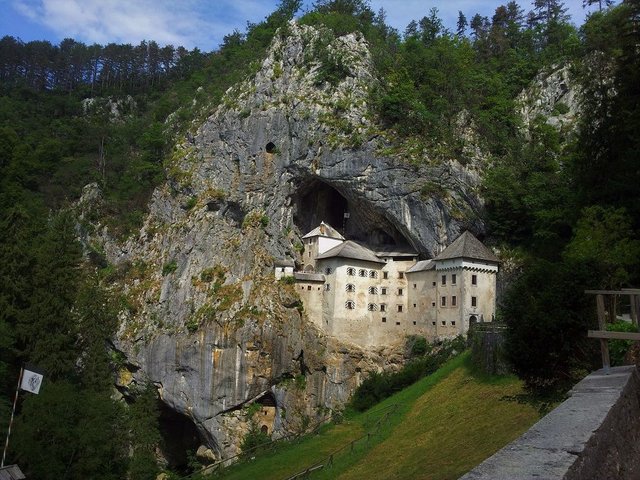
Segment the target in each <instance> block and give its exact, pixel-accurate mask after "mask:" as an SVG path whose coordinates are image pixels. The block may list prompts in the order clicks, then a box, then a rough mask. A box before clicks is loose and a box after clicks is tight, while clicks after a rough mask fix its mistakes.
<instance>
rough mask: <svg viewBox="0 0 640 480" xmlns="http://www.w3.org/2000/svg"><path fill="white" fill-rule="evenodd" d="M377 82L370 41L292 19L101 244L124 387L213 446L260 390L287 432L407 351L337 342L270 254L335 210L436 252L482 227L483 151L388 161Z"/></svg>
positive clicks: (221, 451)
mask: <svg viewBox="0 0 640 480" xmlns="http://www.w3.org/2000/svg"><path fill="white" fill-rule="evenodd" d="M375 82H376V79H375V75H374V70H373V68H372V62H371V59H370V55H369V52H368V49H367V45H366V42H365V41H364V39H363V38H361V37H359V36H357V35H353V34H352V35H347V36H344V37H340V38H334V37H333V36H331V35H330V34H329V32H328V31H321V30H317V29H314V28H311V27H307V26H298V25H296V24H295V23H292V24H290V26H289V28H288V30H287V32H283V33H282V34H281V35H280V36H278V37H276V39H275V40H274V42H273V44H272V47H271V48H270V50H269V53H268V56H267V58H265V59H264V61H263V62H262V64H261V65H260V67H259V69H258V71H257V72H256V73H255V75H254V76H252V78H250V79H247V80H246V81H244V82H242V83H241V84H239V85H237V86H235V87H234V88H232V89H230V90H229V91H228V92H227V93H226V95H225V97H224V99H223V102H222V104H221V105H219V106H218V107H216V108H215V110H213V111H212V112H211V115H210V116H209V117H208V119H207V120H206V121H205V122H204V123H203V124H202V125H198V126H196V125H194V130H193V132H192V134H191V135H189V139H188V140H185V141H184V143H182V144H180V145H177V146H176V147H175V151H174V154H173V159H172V162H171V164H170V165H169V166H168V169H167V175H168V181H167V182H166V184H164V185H163V186H162V187H160V188H158V189H157V190H156V191H155V192H154V194H153V198H152V201H151V204H150V212H149V215H148V217H147V219H146V221H145V224H144V227H143V228H142V230H141V231H140V233H139V235H138V236H137V237H136V238H132V239H130V240H129V241H128V242H127V243H126V244H125V245H121V246H115V245H112V244H105V245H104V248H105V251H106V252H107V255H108V256H109V259H110V261H112V262H113V263H115V264H117V265H119V266H120V269H121V270H122V271H123V272H124V273H123V280H122V285H123V289H124V291H125V294H126V298H127V304H126V308H124V309H123V311H122V313H121V319H122V322H121V328H120V331H119V333H118V338H117V341H116V342H115V343H116V346H117V348H118V349H120V350H121V351H122V352H124V353H125V355H126V357H127V361H126V362H125V365H127V367H126V368H125V367H124V366H123V369H126V371H125V372H123V375H121V387H122V388H126V387H127V385H129V384H130V383H131V382H136V381H142V380H143V379H145V378H148V379H150V380H151V381H152V382H154V384H156V385H157V386H158V388H159V391H160V394H161V397H162V400H163V401H164V402H165V403H166V404H167V405H168V406H170V407H171V408H172V409H174V410H175V411H177V412H179V413H182V414H184V415H186V416H188V417H189V418H190V419H192V420H193V422H194V423H195V424H196V425H197V426H198V429H199V431H200V433H201V435H202V436H203V438H204V439H205V440H206V442H207V443H208V444H209V446H210V447H211V448H212V449H213V450H214V451H215V454H216V455H217V456H222V457H226V456H229V455H232V454H233V453H235V452H236V451H237V445H238V439H239V438H240V437H241V436H242V434H243V428H244V427H243V426H241V425H239V424H238V415H237V409H238V408H239V407H241V406H242V405H243V404H244V403H245V402H247V401H249V400H251V399H253V398H255V397H256V396H258V395H260V394H262V393H264V392H265V391H270V392H272V394H273V397H274V398H275V399H276V403H277V414H276V419H275V425H274V432H275V435H276V436H277V435H279V434H283V433H284V432H287V431H291V430H296V429H299V428H303V427H304V426H305V424H307V423H308V422H309V421H312V420H313V419H316V418H319V417H321V416H322V415H323V414H324V412H326V411H327V409H334V408H340V407H341V406H342V405H343V404H344V402H345V401H346V400H347V399H348V397H349V395H350V393H351V392H352V391H353V389H354V388H355V387H356V386H357V384H358V382H359V381H360V375H361V372H367V371H372V370H378V369H382V368H386V367H388V366H390V365H394V364H396V365H397V364H399V363H401V362H402V348H400V346H394V345H389V346H388V347H385V348H379V349H376V350H374V351H363V350H361V349H359V348H357V347H355V346H354V345H348V344H341V343H339V342H337V341H336V340H335V339H332V338H328V337H326V336H325V335H324V334H323V333H322V332H321V331H319V330H318V329H317V328H316V327H315V326H313V325H311V324H310V323H309V322H308V321H306V319H305V315H304V309H303V306H302V305H301V304H300V302H299V299H298V298H297V295H296V294H295V291H294V289H293V288H292V286H291V285H286V284H284V283H283V284H281V283H276V282H275V281H274V280H273V263H274V260H275V259H284V258H291V259H295V258H297V257H298V256H299V255H300V247H301V243H300V238H301V235H303V234H304V233H306V231H308V230H310V229H311V228H312V227H315V226H316V225H317V224H318V223H320V221H322V220H324V221H327V222H329V223H331V224H333V225H334V226H335V227H337V228H339V229H340V230H342V231H343V232H344V234H345V236H347V237H351V238H355V239H359V240H363V241H368V242H374V243H375V242H377V243H392V244H393V243H395V244H403V245H406V244H408V245H411V246H413V247H414V248H415V249H416V250H417V251H419V252H421V254H422V255H423V256H424V257H431V256H433V255H435V254H436V253H437V252H438V251H439V250H440V249H441V248H442V246H443V245H445V244H447V243H448V242H450V241H451V240H452V239H453V238H455V236H456V235H457V234H459V233H460V232H461V230H463V229H465V228H471V229H472V230H474V231H475V232H476V233H477V232H478V231H481V230H482V224H481V223H480V221H479V220H478V219H479V212H480V209H481V207H482V204H481V200H480V199H479V197H478V194H477V189H478V185H479V178H480V168H481V166H482V158H480V153H479V152H478V151H470V156H469V158H468V159H467V161H466V162H465V164H464V165H462V164H460V163H458V162H457V161H455V160H447V159H439V160H437V161H436V160H434V159H429V158H428V157H427V155H426V153H425V154H424V158H420V159H419V160H420V162H410V161H408V160H407V159H406V158H403V157H402V155H397V154H394V155H391V154H390V153H389V152H397V151H398V149H394V148H390V147H392V146H393V143H392V141H391V140H390V139H389V138H388V137H389V136H388V134H387V135H386V136H385V135H384V134H383V133H382V132H381V131H379V130H378V129H377V128H376V125H375V123H374V120H373V115H372V114H371V112H370V111H369V109H368V105H367V99H368V97H369V89H370V88H371V86H372V85H373V84H374V83H375ZM196 129H197V130H196ZM345 212H349V213H350V216H349V218H348V220H345V219H344V216H343V214H344V213H345ZM127 372H128V373H127ZM245 420H246V419H245ZM245 424H246V421H245Z"/></svg>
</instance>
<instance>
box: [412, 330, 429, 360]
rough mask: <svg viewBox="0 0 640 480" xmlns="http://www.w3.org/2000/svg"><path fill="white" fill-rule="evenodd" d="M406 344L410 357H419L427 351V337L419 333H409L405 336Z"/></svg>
mask: <svg viewBox="0 0 640 480" xmlns="http://www.w3.org/2000/svg"><path fill="white" fill-rule="evenodd" d="M407 345H408V346H409V355H410V356H411V357H421V356H423V355H424V354H426V353H427V351H428V347H429V344H428V343H427V339H426V338H424V337H421V336H419V335H411V336H410V337H408V338H407Z"/></svg>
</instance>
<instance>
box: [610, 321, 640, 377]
mask: <svg viewBox="0 0 640 480" xmlns="http://www.w3.org/2000/svg"><path fill="white" fill-rule="evenodd" d="M607 330H609V331H611V332H637V331H638V327H636V326H635V325H634V324H633V323H631V322H624V321H617V322H615V323H608V324H607ZM633 344H634V342H633V340H609V357H610V359H611V365H612V366H616V365H624V364H625V357H626V356H627V352H628V351H629V349H630V348H631V347H632V346H633Z"/></svg>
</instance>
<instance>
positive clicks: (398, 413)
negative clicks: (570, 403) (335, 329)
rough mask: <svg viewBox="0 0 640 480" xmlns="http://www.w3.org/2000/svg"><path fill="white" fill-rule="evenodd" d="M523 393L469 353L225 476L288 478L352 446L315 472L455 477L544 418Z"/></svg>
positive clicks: (318, 474) (518, 385) (317, 474)
mask: <svg viewBox="0 0 640 480" xmlns="http://www.w3.org/2000/svg"><path fill="white" fill-rule="evenodd" d="M521 391H522V385H521V382H520V381H519V380H518V379H517V378H515V377H487V376H484V375H480V374H478V373H476V372H475V371H474V370H473V368H472V366H471V363H470V360H469V355H468V354H463V355H460V356H458V357H457V358H455V359H453V360H451V361H450V362H448V363H447V364H446V365H445V366H444V367H442V368H441V369H439V370H438V371H437V372H436V373H434V374H433V375H430V376H429V377H426V378H424V379H422V380H420V381H419V382H417V383H415V384H414V385H412V386H411V387H408V388H406V389H404V390H402V391H401V392H398V393H397V394H395V395H393V396H392V397H390V398H388V399H387V400H385V401H384V402H382V403H380V404H379V405H378V406H376V407H374V408H373V409H371V411H369V412H365V413H363V414H360V415H357V416H354V417H352V418H350V419H349V420H348V421H345V422H344V423H342V424H340V425H334V426H328V427H326V428H324V429H322V430H321V431H320V432H319V433H318V434H317V435H313V436H310V437H307V438H305V439H303V440H302V441H300V442H298V443H295V444H288V445H283V446H282V447H280V448H278V449H277V451H275V452H273V453H269V454H264V455H263V456H258V457H256V458H255V459H254V460H252V461H248V462H245V463H243V464H241V465H237V466H235V467H232V468H230V469H229V470H227V471H226V472H225V473H224V475H221V478H225V479H250V478H263V479H280V480H283V479H286V478H288V477H290V476H291V475H293V474H295V473H297V472H300V471H303V470H304V469H305V468H307V467H309V466H311V465H312V464H314V463H324V464H326V463H327V458H328V457H329V456H330V455H331V454H333V453H335V452H336V451H338V450H339V449H341V447H345V446H346V447H347V448H342V450H341V451H339V452H337V453H335V455H334V456H333V459H332V460H333V461H332V465H330V466H326V467H325V468H323V469H321V470H318V471H316V472H314V474H313V475H312V476H311V477H310V478H316V479H334V478H337V479H345V480H346V479H362V478H365V479H366V478H379V479H455V478H458V477H459V476H460V475H462V474H464V473H465V472H467V471H468V470H470V469H471V468H473V467H474V466H475V465H477V464H478V463H480V462H482V461H483V460H484V459H485V458H487V457H489V456H490V455H492V454H493V453H494V452H496V451H497V450H498V449H500V448H501V447H503V446H504V445H506V444H507V443H509V442H510V441H511V440H513V439H515V438H517V437H518V436H519V435H520V434H522V433H523V432H524V431H525V430H526V429H527V428H529V427H530V426H531V425H532V424H533V423H534V422H535V421H536V420H538V418H539V415H538V412H537V410H536V409H535V408H533V407H532V406H530V405H526V404H521V403H518V402H515V401H512V400H508V397H512V396H514V395H517V394H518V393H520V392H521ZM393 405H396V406H397V407H392V406H393ZM387 407H388V408H387ZM389 410H393V411H394V413H393V414H391V415H390V416H389V417H388V420H386V421H385V422H383V423H382V424H381V425H380V428H379V429H376V431H377V433H376V434H375V435H372V436H371V437H370V438H369V439H368V440H367V439H366V438H364V439H362V440H359V441H357V442H356V443H354V445H353V447H351V442H353V441H354V440H356V439H358V438H361V437H362V435H363V434H366V433H367V432H368V431H371V430H372V429H374V428H375V425H376V422H377V420H379V419H380V418H382V416H383V414H384V413H385V412H388V411H389ZM218 475H219V474H218ZM216 478H218V477H217V476H216Z"/></svg>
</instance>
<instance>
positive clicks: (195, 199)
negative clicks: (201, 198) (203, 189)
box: [184, 197, 198, 210]
mask: <svg viewBox="0 0 640 480" xmlns="http://www.w3.org/2000/svg"><path fill="white" fill-rule="evenodd" d="M197 204H198V197H190V198H189V200H187V203H186V204H185V206H184V208H185V209H186V210H191V209H192V208H193V207H195V206H196V205H197Z"/></svg>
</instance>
